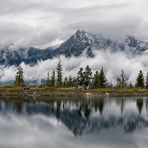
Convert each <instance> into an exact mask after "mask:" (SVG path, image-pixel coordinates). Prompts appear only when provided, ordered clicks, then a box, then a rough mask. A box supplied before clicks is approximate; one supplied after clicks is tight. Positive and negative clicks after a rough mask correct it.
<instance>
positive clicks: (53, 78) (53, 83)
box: [51, 70, 56, 87]
mask: <svg viewBox="0 0 148 148" xmlns="http://www.w3.org/2000/svg"><path fill="white" fill-rule="evenodd" d="M55 82H56V78H55V71H54V70H53V72H52V76H51V87H55Z"/></svg>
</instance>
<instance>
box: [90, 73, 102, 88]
mask: <svg viewBox="0 0 148 148" xmlns="http://www.w3.org/2000/svg"><path fill="white" fill-rule="evenodd" d="M92 87H93V88H99V87H100V74H99V72H98V71H96V73H95V74H94V78H93V86H92Z"/></svg>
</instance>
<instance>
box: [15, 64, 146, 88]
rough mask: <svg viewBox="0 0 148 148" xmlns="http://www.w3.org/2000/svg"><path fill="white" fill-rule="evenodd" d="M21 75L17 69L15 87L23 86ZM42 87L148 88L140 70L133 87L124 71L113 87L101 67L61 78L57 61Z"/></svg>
mask: <svg viewBox="0 0 148 148" xmlns="http://www.w3.org/2000/svg"><path fill="white" fill-rule="evenodd" d="M23 74H24V73H23V69H22V67H19V68H18V71H17V73H16V76H15V82H14V85H15V86H21V87H23V86H25V81H24V75H23ZM44 85H45V86H48V87H58V88H60V87H65V88H68V87H76V88H84V89H97V88H106V87H117V88H129V87H130V88H132V87H137V88H148V73H147V74H146V77H145V78H144V74H143V72H142V70H140V71H139V73H138V75H137V78H136V83H135V85H133V84H132V83H131V82H128V77H127V76H126V74H125V72H124V70H121V74H120V77H119V78H117V83H116V85H115V86H113V85H112V84H111V83H109V82H108V81H107V79H106V75H105V72H104V69H103V67H102V68H101V70H100V71H96V72H95V73H94V74H93V73H92V70H91V68H90V67H89V66H88V65H87V66H86V67H85V68H82V67H81V68H80V69H79V71H78V72H77V76H76V77H72V76H69V77H65V78H63V71H62V64H61V61H59V62H58V65H57V67H56V71H55V70H53V71H52V74H51V75H50V74H49V72H48V74H47V78H46V82H45V84H44Z"/></svg>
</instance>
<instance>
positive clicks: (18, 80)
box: [14, 66, 25, 87]
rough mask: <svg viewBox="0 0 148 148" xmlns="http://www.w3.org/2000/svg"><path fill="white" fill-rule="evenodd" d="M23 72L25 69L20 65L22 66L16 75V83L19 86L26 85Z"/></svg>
mask: <svg viewBox="0 0 148 148" xmlns="http://www.w3.org/2000/svg"><path fill="white" fill-rule="evenodd" d="M23 74H24V73H23V69H22V67H21V66H20V67H19V68H18V71H17V73H16V76H15V82H14V84H15V85H16V86H19V87H22V86H25V83H24V76H23Z"/></svg>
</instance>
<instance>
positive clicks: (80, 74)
mask: <svg viewBox="0 0 148 148" xmlns="http://www.w3.org/2000/svg"><path fill="white" fill-rule="evenodd" d="M77 85H78V86H83V85H84V72H83V68H82V67H81V68H80V70H79V71H78V74H77Z"/></svg>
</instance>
